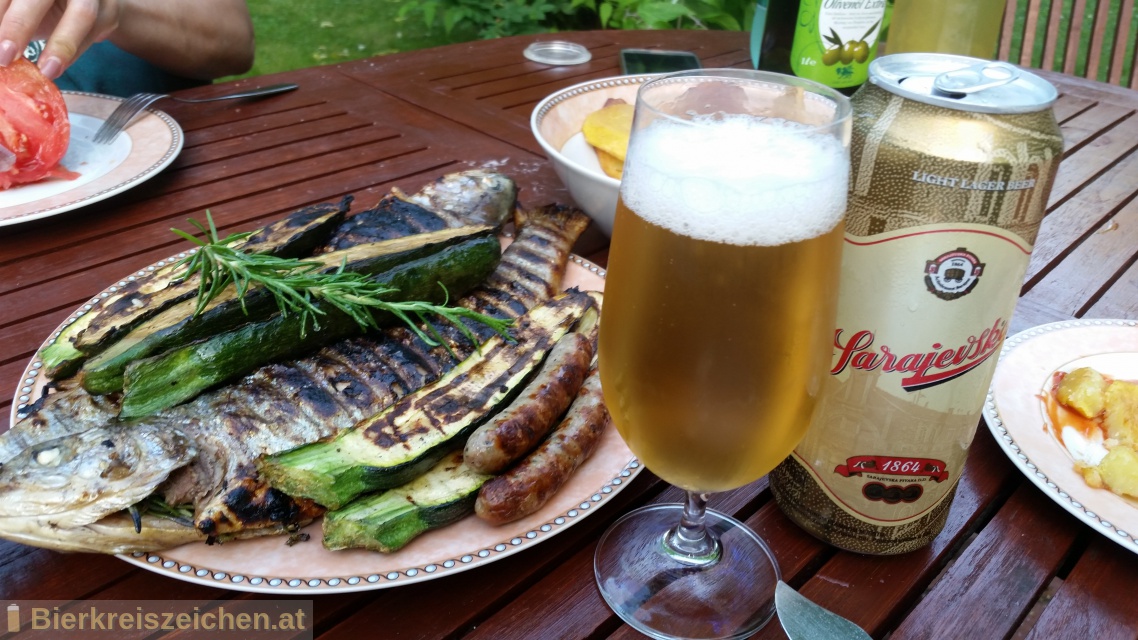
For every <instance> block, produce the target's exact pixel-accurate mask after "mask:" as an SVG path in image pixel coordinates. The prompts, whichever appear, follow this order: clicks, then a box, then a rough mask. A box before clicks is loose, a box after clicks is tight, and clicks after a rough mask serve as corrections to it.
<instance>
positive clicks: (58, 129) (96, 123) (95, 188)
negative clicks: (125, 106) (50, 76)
mask: <svg viewBox="0 0 1138 640" xmlns="http://www.w3.org/2000/svg"><path fill="white" fill-rule="evenodd" d="M26 65H27V67H31V69H32V70H34V67H33V66H32V65H31V63H26ZM18 66H23V65H11V67H18ZM9 69H10V67H3V68H0V70H4V71H5V73H6V74H9V75H11V74H13V73H15V71H12V70H9ZM18 80H19V82H16V81H13V79H12V78H5V79H4V83H3V84H4V85H5V88H4V89H3V90H0V100H4V101H6V103H17V102H20V103H24V102H23V100H24V99H27V98H30V99H31V101H32V102H34V103H35V105H37V106H36V108H37V109H38V110H39V113H40V114H41V116H42V117H40V118H33V119H30V120H28V119H20V122H15V120H16V119H17V118H18V115H15V112H14V111H11V110H7V109H0V114H2V113H5V112H7V113H8V117H4V116H2V115H0V226H6V225H11V224H18V223H21V222H28V221H31V220H38V219H40V218H46V217H49V216H54V215H57V214H60V213H64V212H67V211H72V210H74V209H76V208H78V207H81V206H84V205H87V204H91V203H94V202H98V201H100V200H103V199H106V198H109V197H111V196H113V195H115V194H118V193H121V192H123V191H126V190H127V189H130V188H131V187H133V186H135V185H137V184H139V183H141V182H143V181H145V180H147V179H149V178H150V177H152V176H153V175H154V174H156V173H157V172H158V171H161V170H162V169H164V168H165V167H166V166H167V165H169V164H170V163H171V162H173V161H174V158H176V157H177V156H178V153H179V152H180V151H181V150H182V129H181V127H179V126H178V123H177V122H175V121H174V119H173V118H171V117H170V116H168V115H166V114H165V113H162V112H161V111H157V110H153V109H148V110H145V111H143V112H142V113H141V114H140V115H139V116H138V117H137V118H136V119H135V121H134V123H133V124H132V125H131V126H130V128H129V129H128V130H126V131H124V133H123V134H122V135H120V136H118V137H116V138H115V139H114V140H113V141H112V142H111V143H110V144H95V143H94V142H92V141H91V138H92V137H94V135H95V132H96V131H97V130H98V129H99V127H100V126H102V124H103V121H104V120H105V119H106V118H107V117H108V116H109V115H110V114H111V112H112V111H114V110H115V107H118V106H119V105H120V104H121V103H122V101H123V99H122V98H116V97H111V96H103V95H98V94H93V93H80V92H70V91H67V92H62V93H61V92H59V91H58V90H56V89H55V87H54V85H50V83H48V82H47V81H46V80H42V76H40V75H39V74H38V72H34V73H23V74H21V75H20V76H19V78H18ZM21 96H22V98H21ZM60 99H62V102H61V100H60ZM43 114H46V115H43ZM9 120H12V122H9ZM9 147H12V149H9ZM64 150H66V152H64Z"/></svg>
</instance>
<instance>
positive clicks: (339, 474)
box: [258, 292, 594, 509]
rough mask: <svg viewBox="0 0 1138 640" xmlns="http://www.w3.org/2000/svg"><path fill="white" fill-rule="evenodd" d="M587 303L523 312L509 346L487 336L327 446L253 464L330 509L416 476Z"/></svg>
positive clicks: (280, 485) (572, 298)
mask: <svg viewBox="0 0 1138 640" xmlns="http://www.w3.org/2000/svg"><path fill="white" fill-rule="evenodd" d="M593 305H594V302H593V299H592V298H590V297H589V296H588V295H587V294H584V293H580V292H571V293H567V294H563V295H561V296H558V297H557V298H554V299H553V300H552V301H550V302H547V303H545V304H542V305H540V306H538V307H535V308H534V309H532V310H530V312H529V313H527V314H526V315H525V316H522V318H520V319H519V322H518V324H517V326H516V328H515V329H514V331H513V333H514V337H515V339H516V342H508V341H506V340H504V339H502V338H501V337H500V336H495V337H494V338H491V339H490V340H489V341H487V342H486V344H484V345H483V346H482V349H481V352H480V353H476V354H474V355H472V356H470V357H469V358H467V359H466V360H464V361H462V362H461V363H459V365H458V366H457V367H455V368H454V369H452V370H451V371H450V372H449V373H447V375H445V376H443V377H442V378H440V379H439V380H438V381H436V382H435V383H433V384H431V385H428V386H426V387H423V388H422V389H420V390H419V391H418V392H416V393H414V394H411V395H409V396H406V397H404V398H403V399H402V400H400V401H399V402H397V403H396V404H395V405H393V406H392V407H390V408H388V409H386V410H384V411H383V412H381V413H379V414H377V415H376V416H374V417H372V418H369V419H367V420H365V421H363V422H361V423H360V424H358V425H356V426H355V427H353V428H352V429H350V430H347V431H345V432H341V433H340V434H339V435H338V436H336V437H335V438H333V439H332V440H328V441H324V442H318V443H313V444H309V445H305V446H302V447H298V448H296V449H293V450H291V451H286V452H283V453H280V454H277V455H273V456H269V457H267V458H264V459H262V460H260V461H259V462H258V469H259V470H260V472H261V475H262V476H263V477H264V478H266V479H267V480H268V481H269V483H270V484H271V485H272V486H273V487H274V488H276V489H279V490H280V491H282V492H284V493H285V494H287V495H290V496H293V497H304V498H310V499H312V500H315V501H316V502H317V503H319V504H322V505H324V506H325V507H328V508H330V509H336V508H339V507H340V506H341V505H344V504H346V503H347V502H348V501H349V500H351V499H352V498H354V497H356V496H358V495H360V494H362V493H366V492H369V491H376V490H379V489H390V488H392V487H397V486H399V485H401V484H403V483H405V482H408V481H409V480H411V479H412V478H415V477H416V476H418V475H420V474H422V473H423V472H424V471H426V470H427V469H428V468H430V467H431V466H432V465H434V464H435V463H436V462H438V461H439V460H440V459H441V458H442V457H443V456H444V455H446V454H447V453H448V452H449V451H451V450H453V449H455V448H458V447H461V446H462V444H463V442H464V440H465V438H466V436H467V435H469V434H470V432H471V431H473V430H474V429H476V428H477V427H478V425H480V424H481V423H482V422H484V421H485V420H487V419H488V418H489V417H490V416H492V415H493V413H494V411H495V410H496V409H497V408H498V407H501V406H503V405H504V404H505V403H506V402H508V401H509V400H510V398H511V396H512V395H513V393H515V392H516V391H518V390H520V389H521V387H522V385H523V384H524V383H525V381H526V379H527V378H528V377H529V375H530V374H531V373H532V372H533V371H535V370H536V369H537V367H538V366H539V365H540V364H541V362H542V360H543V359H544V358H545V355H546V354H547V353H548V351H549V349H551V348H552V347H553V345H554V344H555V343H556V342H557V341H558V340H559V339H560V338H561V336H563V335H564V334H565V333H566V332H568V331H569V329H570V328H571V327H572V325H573V324H574V323H575V322H576V321H577V319H578V318H580V317H581V315H582V314H584V313H585V312H586V311H587V310H589V309H590V308H592V307H593Z"/></svg>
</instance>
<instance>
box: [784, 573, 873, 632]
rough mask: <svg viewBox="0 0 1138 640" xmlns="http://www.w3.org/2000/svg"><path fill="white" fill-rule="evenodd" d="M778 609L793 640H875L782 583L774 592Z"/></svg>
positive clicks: (785, 629) (860, 629)
mask: <svg viewBox="0 0 1138 640" xmlns="http://www.w3.org/2000/svg"><path fill="white" fill-rule="evenodd" d="M774 607H775V610H776V611H778V621H779V622H780V623H782V628H783V630H784V631H786V635H787V636H788V637H789V638H790V640H872V638H870V637H869V634H868V633H866V632H865V631H863V630H862V628H861V627H859V626H857V625H856V624H854V623H852V622H850V621H849V620H846V619H845V618H843V617H841V616H839V615H838V614H836V613H834V612H833V611H830V610H828V609H825V608H823V607H820V606H818V605H817V604H815V603H814V602H813V601H811V600H810V599H809V598H807V597H806V596H804V595H802V594H800V593H798V592H797V591H795V590H794V589H792V588H791V586H790V585H788V584H786V583H785V582H783V581H782V580H779V581H778V586H776V587H775V590H774Z"/></svg>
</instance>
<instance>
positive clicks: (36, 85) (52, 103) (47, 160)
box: [0, 58, 78, 189]
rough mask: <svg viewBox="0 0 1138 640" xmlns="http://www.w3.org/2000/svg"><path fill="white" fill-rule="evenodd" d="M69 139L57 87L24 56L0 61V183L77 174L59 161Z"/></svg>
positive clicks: (4, 185)
mask: <svg viewBox="0 0 1138 640" xmlns="http://www.w3.org/2000/svg"><path fill="white" fill-rule="evenodd" d="M70 139H71V123H70V122H68V121H67V105H66V104H64V102H63V94H61V93H60V92H59V89H58V88H57V87H56V86H55V85H54V84H52V82H51V81H49V80H48V79H47V78H45V77H44V76H43V74H41V73H40V71H39V69H38V68H36V66H35V65H34V64H32V63H30V62H28V61H27V60H25V59H23V58H19V59H17V60H15V61H14V62H12V64H9V65H8V66H6V67H0V189H7V188H8V187H11V186H13V185H18V184H26V183H29V182H35V181H37V180H42V179H43V178H47V177H55V178H68V179H70V178H74V177H76V175H78V174H75V173H72V172H70V171H68V170H66V169H64V168H63V167H61V166H59V161H60V160H61V159H62V158H63V154H65V153H67V145H68V143H69V142H70Z"/></svg>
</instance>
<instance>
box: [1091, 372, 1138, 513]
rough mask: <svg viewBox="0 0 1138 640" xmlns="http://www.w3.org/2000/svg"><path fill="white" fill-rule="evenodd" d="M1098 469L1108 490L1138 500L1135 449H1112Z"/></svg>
mask: <svg viewBox="0 0 1138 640" xmlns="http://www.w3.org/2000/svg"><path fill="white" fill-rule="evenodd" d="M1116 384H1117V383H1116ZM1097 469H1098V473H1099V476H1100V477H1101V478H1102V482H1103V484H1105V485H1106V487H1107V488H1108V489H1110V490H1111V491H1113V492H1114V493H1117V494H1119V495H1127V496H1132V497H1136V498H1138V452H1136V451H1134V449H1133V448H1131V447H1128V446H1125V445H1120V446H1116V447H1111V449H1110V451H1108V452H1107V454H1106V457H1104V458H1103V459H1102V462H1099V464H1098V467H1097Z"/></svg>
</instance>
